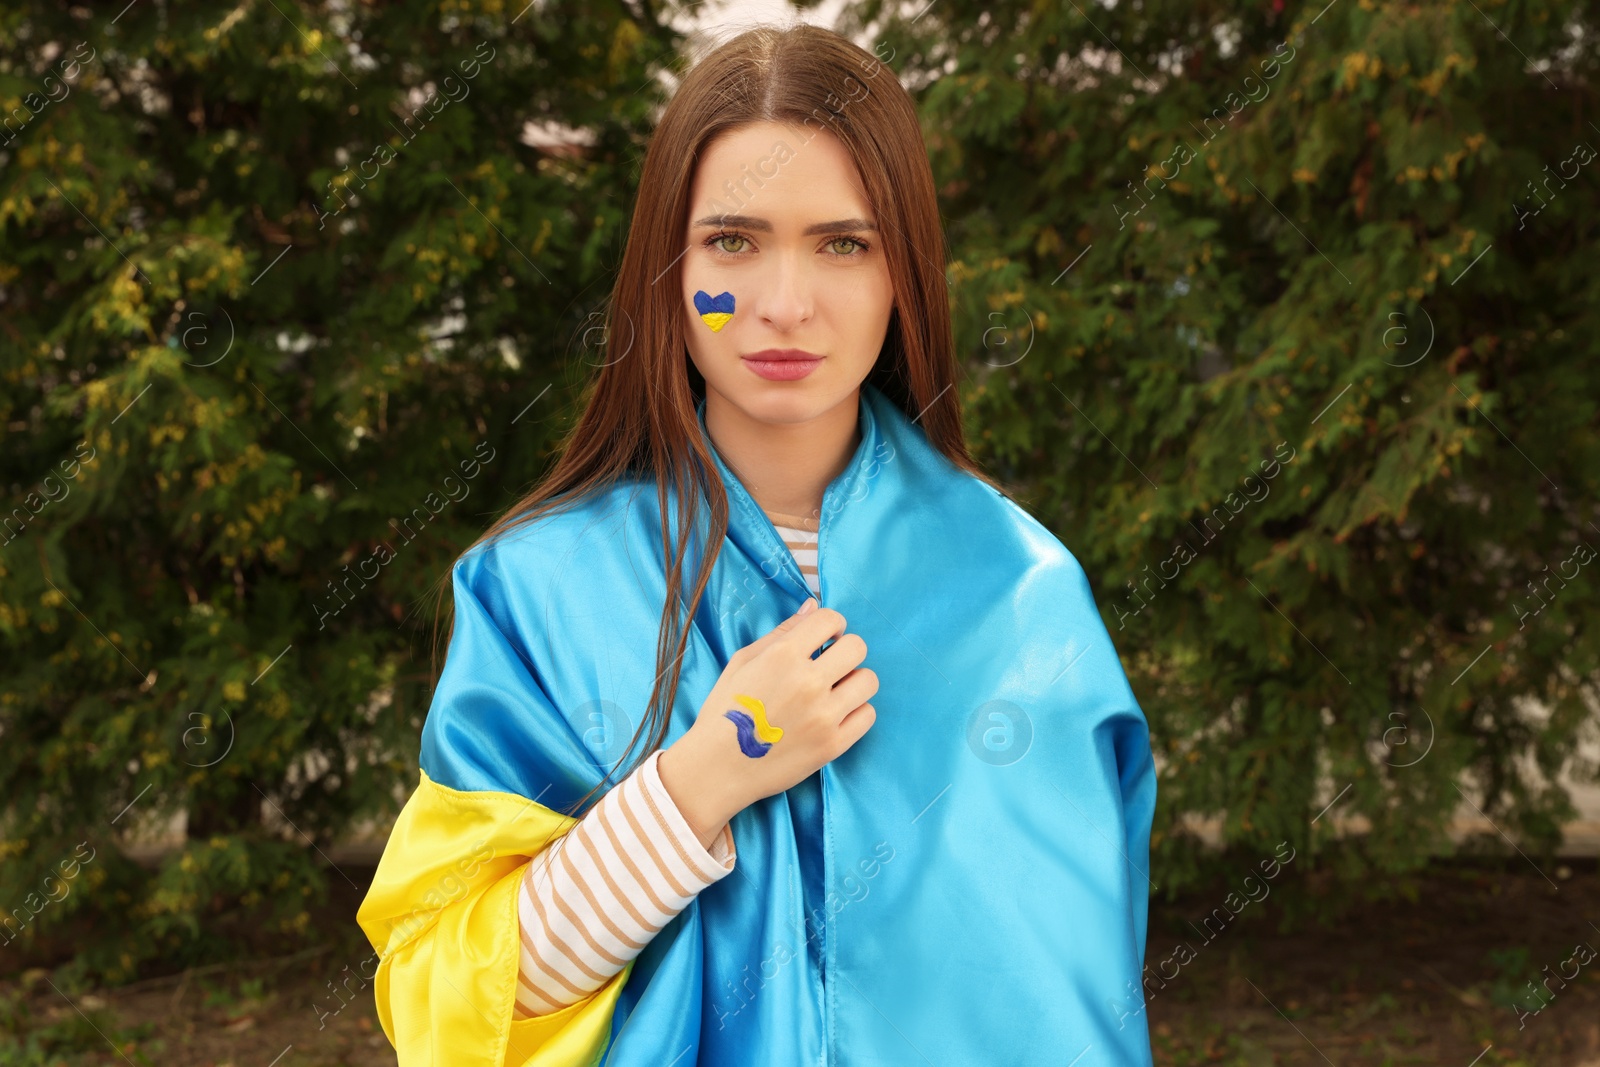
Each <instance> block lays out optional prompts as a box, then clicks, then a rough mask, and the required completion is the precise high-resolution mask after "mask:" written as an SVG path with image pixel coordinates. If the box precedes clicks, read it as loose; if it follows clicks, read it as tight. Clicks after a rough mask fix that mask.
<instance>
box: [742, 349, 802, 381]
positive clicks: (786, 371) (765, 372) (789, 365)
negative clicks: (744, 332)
mask: <svg viewBox="0 0 1600 1067" xmlns="http://www.w3.org/2000/svg"><path fill="white" fill-rule="evenodd" d="M740 358H741V359H742V360H743V362H744V365H745V366H747V367H749V368H750V369H751V370H752V371H753V372H755V373H756V374H758V375H760V376H761V377H763V378H766V379H767V380H769V381H776V382H792V381H796V380H798V379H800V378H804V377H805V376H806V375H808V374H810V373H811V372H812V371H814V370H816V369H817V367H819V366H820V365H821V364H822V357H821V356H819V355H816V354H815V353H812V352H807V351H806V350H805V349H803V348H768V349H765V350H763V351H760V352H752V353H751V354H750V355H748V356H741V357H740Z"/></svg>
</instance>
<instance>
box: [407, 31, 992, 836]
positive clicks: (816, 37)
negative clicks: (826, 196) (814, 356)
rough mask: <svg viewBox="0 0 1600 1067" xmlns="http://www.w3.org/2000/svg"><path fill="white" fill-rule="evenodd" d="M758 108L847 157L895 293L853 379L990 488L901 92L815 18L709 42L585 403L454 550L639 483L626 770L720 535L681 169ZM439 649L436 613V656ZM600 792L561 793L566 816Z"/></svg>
mask: <svg viewBox="0 0 1600 1067" xmlns="http://www.w3.org/2000/svg"><path fill="white" fill-rule="evenodd" d="M762 121H770V122H781V123H784V124H788V125H793V126H798V127H804V128H805V129H806V130H807V131H808V133H816V132H818V131H821V130H826V131H827V132H829V133H831V134H833V135H834V136H835V137H837V138H838V139H839V141H840V142H842V144H843V145H844V147H845V149H846V150H847V151H848V152H849V153H850V156H851V158H852V159H853V160H854V162H855V166H856V169H857V171H858V172H859V173H860V176H861V181H862V185H863V188H864V190H865V192H866V194H867V198H868V201H869V202H870V204H871V206H872V210H873V212H874V214H875V216H876V220H877V222H878V225H879V235H880V243H881V247H882V248H883V249H884V253H885V255H886V256H887V257H888V266H889V275H890V278H891V280H892V284H893V289H894V305H895V310H894V311H893V312H892V313H891V316H890V321H889V329H888V334H887V336H886V337H885V339H884V344H883V349H882V351H881V352H880V354H879V356H878V360H877V362H876V364H875V365H874V366H873V368H872V371H871V372H870V373H869V374H868V376H867V381H868V382H870V383H871V384H872V385H874V386H875V387H877V388H878V389H880V390H882V392H883V393H884V394H885V395H886V396H887V397H888V398H889V399H890V400H891V401H893V402H894V403H895V405H896V406H898V407H899V408H900V410H902V411H904V412H905V413H906V415H907V417H908V418H913V419H916V420H917V421H918V422H920V424H921V426H922V428H923V431H924V432H925V433H926V435H927V439H928V442H929V443H930V444H931V445H932V446H933V447H934V448H936V449H938V450H939V452H941V453H942V454H943V455H944V456H945V457H946V458H948V459H949V460H950V462H951V463H953V464H955V465H956V466H957V467H959V468H961V469H963V470H965V471H967V472H969V473H971V474H972V475H974V476H975V477H977V478H979V479H981V480H983V481H984V482H986V483H988V484H990V485H993V486H995V487H996V488H1000V486H999V484H998V483H997V482H996V481H995V480H994V479H993V478H991V477H989V476H988V475H986V474H985V473H984V472H983V471H981V470H980V469H979V468H978V466H977V464H976V463H975V462H974V460H973V459H972V457H971V455H970V454H969V453H968V451H967V445H966V440H965V438H964V436H963V434H962V428H961V411H960V406H959V400H958V397H957V390H956V387H955V386H956V361H955V351H954V341H953V338H952V335H951V328H950V306H949V292H948V286H947V283H946V280H945V274H944V264H945V246H944V235H943V233H942V231H941V229H940V223H939V209H938V204H937V201H936V197H935V193H934V185H933V172H932V169H931V168H930V167H929V165H928V155H927V148H926V146H925V145H924V144H923V141H922V134H921V129H920V126H919V125H918V121H917V113H916V108H915V105H914V104H913V103H912V100H911V97H910V95H909V94H908V93H907V92H906V90H905V88H904V87H903V86H902V85H901V84H900V82H899V81H898V80H897V79H896V78H895V77H894V75H893V73H892V72H889V70H888V68H887V67H884V66H883V65H882V64H880V63H879V62H878V60H877V59H876V58H875V57H874V56H872V55H871V54H870V53H868V52H866V51H865V50H863V49H862V48H860V47H858V46H857V45H855V44H853V43H852V42H850V41H849V40H848V39H846V38H844V37H841V36H840V35H839V34H836V33H834V32H832V31H830V30H825V29H821V28H819V27H815V26H810V25H805V24H799V25H795V26H793V27H789V28H776V27H761V28H757V29H752V30H748V31H746V32H744V33H741V34H739V35H738V36H737V37H734V38H732V39H731V40H729V41H727V42H726V43H724V44H722V45H721V46H719V47H717V48H716V49H715V50H714V51H712V52H711V53H710V54H708V55H707V56H705V57H704V58H703V59H702V60H701V61H700V62H699V63H697V64H696V65H695V66H694V67H693V68H692V69H691V70H690V71H689V73H688V74H687V75H686V76H685V77H684V79H683V81H682V83H681V85H680V86H679V87H678V89H677V91H676V93H675V94H674V95H673V97H672V100H671V101H670V103H669V104H668V105H667V107H666V109H665V111H664V112H663V113H662V116H661V119H660V122H659V123H658V124H657V127H656V130H655V133H654V135H653V136H652V137H651V140H650V146H649V148H648V150H647V151H646V153H645V158H644V172H643V174H642V176H641V178H640V184H639V193H638V198H637V202H636V205H635V208H634V214H633V220H632V223H631V225H630V226H629V230H628V241H627V247H626V250H625V251H624V253H623V257H622V264H621V267H620V268H619V270H618V272H617V279H616V284H615V286H614V287H613V289H612V292H611V301H610V305H609V307H608V308H607V311H606V329H605V334H604V336H605V341H604V347H605V349H606V353H605V354H606V358H605V359H603V360H602V361H601V363H600V367H599V370H598V372H597V373H596V374H595V375H594V377H593V378H592V380H591V381H589V382H588V383H587V384H586V386H585V388H584V390H583V394H584V395H583V397H582V398H581V402H582V415H581V416H580V417H579V419H578V421H577V424H576V425H575V426H574V427H573V428H572V429H571V430H570V431H569V432H568V434H567V435H566V437H565V438H564V439H563V440H562V442H561V444H560V445H559V458H558V459H557V460H556V462H555V464H554V466H553V467H552V468H551V469H550V471H549V472H548V473H547V474H546V475H545V476H544V478H543V479H542V480H541V481H540V482H539V483H538V484H537V485H536V486H535V487H534V488H533V490H532V491H530V492H529V493H528V494H527V495H526V496H524V497H523V498H522V499H521V500H519V501H517V502H516V503H515V504H514V505H512V507H511V508H510V509H509V510H508V511H507V512H506V513H505V514H504V515H503V516H501V517H500V518H499V519H498V520H496V521H495V523H494V524H493V525H492V526H490V527H489V529H488V530H486V531H485V532H484V533H483V535H482V536H480V537H479V538H478V540H477V541H475V542H474V543H473V546H469V548H468V549H467V550H466V551H471V548H472V547H475V546H476V545H478V544H480V543H482V542H484V541H487V540H489V539H491V538H493V537H496V536H498V535H500V534H502V533H506V532H509V531H511V530H513V529H515V528H516V527H518V526H521V525H522V524H524V523H527V522H531V521H533V520H534V519H536V518H537V517H539V516H540V515H543V514H545V513H547V512H551V511H555V510H558V509H560V508H562V507H565V506H567V505H568V504H570V503H575V502H576V501H577V500H579V499H580V498H582V497H583V496H584V495H585V494H586V493H589V492H592V491H597V490H601V489H604V488H606V487H608V486H610V485H613V484H615V483H616V482H617V480H618V479H621V478H625V477H633V476H638V477H643V478H654V480H655V482H656V491H657V497H658V500H659V502H660V507H661V541H662V546H663V556H664V558H665V557H668V556H670V562H669V563H668V564H667V595H666V602H665V604H664V605H663V606H662V612H661V628H660V631H659V633H658V635H657V640H656V667H657V670H656V679H655V686H654V688H653V689H652V691H651V694H650V701H649V704H648V707H647V711H646V714H645V716H644V718H643V720H642V721H641V722H640V724H639V726H638V728H637V729H636V730H635V731H634V734H633V738H632V739H631V740H630V741H629V745H628V749H627V751H631V750H632V748H633V746H634V744H636V743H637V741H638V738H639V735H640V733H642V732H644V731H645V730H646V729H647V728H648V731H649V735H650V741H649V744H648V745H647V746H646V747H645V748H644V750H643V751H642V752H641V753H640V755H639V756H638V758H637V759H636V761H635V763H634V764H633V767H630V768H629V771H630V772H631V770H633V769H634V768H636V767H637V766H638V765H639V763H641V762H642V761H643V760H644V759H645V758H647V757H648V756H649V755H650V753H652V752H654V751H655V750H656V749H657V748H659V747H660V746H661V744H662V742H663V741H664V740H665V737H666V732H667V726H668V718H669V716H670V714H671V705H672V698H673V694H675V693H676V692H677V689H678V680H679V676H680V674H681V671H682V664H683V656H684V654H685V650H686V649H687V647H688V636H689V632H688V628H687V625H686V620H687V619H690V618H693V617H694V612H695V609H696V607H697V606H698V604H699V602H700V598H701V596H702V595H703V594H704V592H705V588H706V585H707V583H708V581H709V579H710V576H711V568H712V565H713V564H714V563H715V562H716V559H717V555H718V553H719V552H720V550H721V545H722V542H723V539H724V538H725V536H726V534H727V530H728V499H727V494H726V491H725V489H724V487H723V485H722V482H721V479H720V478H719V477H718V476H717V474H716V466H715V463H714V461H713V459H712V457H711V455H710V453H709V452H708V450H707V449H706V447H705V444H704V442H703V441H702V439H701V435H700V428H699V420H698V418H697V415H696V406H697V404H698V402H699V401H700V400H701V399H703V398H704V396H705V380H704V379H703V378H702V377H701V375H700V373H699V371H698V370H697V369H696V368H695V367H694V365H693V363H692V361H691V360H690V359H689V355H688V348H687V344H686V342H685V338H684V334H683V330H684V323H685V319H686V315H685V311H684V306H683V296H682V289H681V275H680V268H679V266H678V264H679V262H680V260H681V253H682V246H683V241H684V232H685V223H686V221H687V218H688V211H689V207H690V204H689V195H690V189H691V185H692V182H693V178H694V164H695V160H696V159H698V158H699V157H700V156H701V155H702V154H703V153H704V152H705V150H706V147H707V146H708V145H709V144H710V143H711V142H712V140H714V139H715V138H717V137H718V136H720V135H722V134H724V133H727V132H729V131H731V130H733V129H736V128H738V127H741V126H744V125H747V124H749V123H754V122H762ZM617 349H621V352H620V353H618V352H617V351H615V350H617ZM669 491H670V492H673V493H676V494H677V504H678V507H677V514H678V529H677V533H676V536H675V537H670V538H669V536H668V529H667V526H668V522H667V515H668V509H667V495H668V492H669ZM556 497H560V499H559V500H557V499H553V498H556ZM701 499H704V500H705V501H707V502H708V503H709V505H710V514H711V529H710V531H709V533H708V535H707V536H708V543H707V545H706V551H705V552H704V553H703V554H702V559H703V563H702V565H701V566H700V567H699V568H698V574H697V577H696V578H695V581H694V586H693V588H692V589H691V590H690V593H689V599H688V603H687V606H686V610H685V612H684V613H683V615H682V616H680V614H679V612H678V610H677V605H678V603H679V601H680V598H681V595H682V587H683V570H684V556H685V546H686V544H687V539H688V536H689V533H690V530H691V528H692V525H693V522H694V520H695V517H696V514H697V513H698V510H699V509H698V507H697V506H696V503H695V502H697V501H698V500H701ZM668 546H673V547H671V548H669V547H668ZM463 554H465V553H463ZM445 577H448V575H446V576H445ZM441 586H442V587H443V588H441V590H440V594H439V599H440V601H442V600H443V594H444V592H445V591H446V590H447V588H448V582H445V581H444V579H443V578H441ZM451 632H452V635H453V633H454V620H453V618H452V622H451ZM437 650H438V615H437V613H436V618H435V627H434V651H435V656H437ZM618 762H619V763H620V762H621V760H620V759H619V760H618ZM613 770H615V768H613ZM625 776H626V775H625V774H621V775H618V780H620V779H621V778H622V777H625ZM601 784H602V785H603V784H604V783H601ZM599 789H600V786H596V787H595V789H593V790H590V791H589V793H588V794H586V795H585V796H584V797H582V798H580V799H579V800H578V801H577V802H575V803H574V804H573V805H572V813H574V814H575V813H576V812H577V811H580V810H582V808H583V806H584V804H585V803H586V802H587V801H588V800H589V798H590V797H591V796H593V795H594V793H595V792H596V791H597V790H599Z"/></svg>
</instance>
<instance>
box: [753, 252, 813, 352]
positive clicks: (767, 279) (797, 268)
mask: <svg viewBox="0 0 1600 1067" xmlns="http://www.w3.org/2000/svg"><path fill="white" fill-rule="evenodd" d="M767 267H768V269H767V270H766V271H765V272H763V273H764V277H763V278H762V279H761V292H760V293H759V294H758V295H757V298H756V302H755V303H756V316H757V318H759V319H760V320H761V321H762V323H764V324H765V325H767V326H769V327H771V328H772V329H774V330H776V331H778V332H779V333H790V332H792V331H794V330H796V329H798V328H799V327H801V326H803V325H805V324H806V323H807V322H809V321H810V319H811V314H812V311H813V310H814V308H813V301H814V297H813V294H812V284H811V277H810V262H809V261H808V260H807V259H806V254H805V253H804V252H801V251H797V250H794V249H785V250H784V251H782V252H779V253H777V254H776V255H773V256H771V257H770V258H769V259H768V261H767Z"/></svg>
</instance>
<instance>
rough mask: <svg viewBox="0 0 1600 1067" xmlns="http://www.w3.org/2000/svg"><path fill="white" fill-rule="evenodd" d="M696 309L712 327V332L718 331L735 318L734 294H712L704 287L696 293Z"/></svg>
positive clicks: (701, 319) (702, 320) (701, 317)
mask: <svg viewBox="0 0 1600 1067" xmlns="http://www.w3.org/2000/svg"><path fill="white" fill-rule="evenodd" d="M694 309H695V310H696V311H698V312H699V313H700V321H701V322H703V323H705V324H706V325H707V326H709V327H711V332H712V333H716V332H717V331H719V330H721V329H722V328H723V327H724V326H726V325H728V320H729V319H731V318H733V294H732V293H722V294H719V295H717V296H711V295H709V294H708V293H707V292H706V291H705V290H704V289H702V290H700V291H699V292H697V293H695V294H694Z"/></svg>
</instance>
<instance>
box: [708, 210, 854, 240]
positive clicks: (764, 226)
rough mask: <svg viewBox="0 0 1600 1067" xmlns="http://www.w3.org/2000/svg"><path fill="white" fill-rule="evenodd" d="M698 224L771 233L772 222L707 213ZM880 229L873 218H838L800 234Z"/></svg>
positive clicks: (806, 235)
mask: <svg viewBox="0 0 1600 1067" xmlns="http://www.w3.org/2000/svg"><path fill="white" fill-rule="evenodd" d="M695 225H696V226H738V227H740V228H742V229H746V230H756V231H759V232H761V233H771V232H772V223H770V222H768V221H767V220H766V219H760V218H756V217H755V216H754V215H707V216H706V217H705V218H703V219H697V220H696V221H695ZM877 229H878V226H877V223H875V222H873V221H872V220H871V219H838V220H837V221H834V222H817V223H813V224H811V225H810V226H807V227H806V228H805V231H804V232H803V233H802V234H801V235H800V236H802V237H811V236H813V235H815V234H821V233H838V232H839V231H840V230H873V231H876V230H877Z"/></svg>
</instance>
